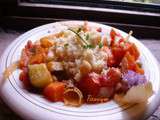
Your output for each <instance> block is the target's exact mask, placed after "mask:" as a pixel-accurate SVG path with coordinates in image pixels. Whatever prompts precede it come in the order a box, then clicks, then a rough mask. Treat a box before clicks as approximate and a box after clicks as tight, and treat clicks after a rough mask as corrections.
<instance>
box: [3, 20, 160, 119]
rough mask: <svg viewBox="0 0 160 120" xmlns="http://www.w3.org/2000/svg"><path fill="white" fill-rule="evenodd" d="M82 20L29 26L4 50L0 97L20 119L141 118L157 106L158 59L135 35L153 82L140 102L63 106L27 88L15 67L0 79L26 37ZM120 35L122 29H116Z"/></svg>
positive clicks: (15, 58) (52, 31)
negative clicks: (30, 28)
mask: <svg viewBox="0 0 160 120" xmlns="http://www.w3.org/2000/svg"><path fill="white" fill-rule="evenodd" d="M74 24H83V22H82V21H65V22H57V23H51V24H47V25H43V26H40V27H37V28H35V29H32V30H30V31H28V32H26V33H24V34H23V35H21V36H20V37H18V38H17V39H16V40H15V41H14V42H12V44H10V46H9V47H8V48H7V49H6V50H5V52H4V54H3V55H2V57H1V61H0V75H1V80H0V89H1V90H0V91H1V97H2V99H3V100H4V101H5V102H6V103H7V104H8V105H9V106H10V108H11V109H12V110H14V111H15V112H16V113H18V114H19V115H20V116H21V117H23V118H24V119H35V120H89V119H92V120H95V119H96V120H128V119H133V120H136V119H144V118H146V117H148V116H149V115H151V114H152V113H153V111H154V110H155V109H156V108H157V107H158V101H160V94H159V95H158V92H159V93H160V91H159V88H160V70H159V66H158V62H157V60H156V59H155V57H154V56H153V55H152V54H151V52H150V51H149V50H148V49H147V48H146V47H145V46H144V45H143V44H142V43H141V42H140V41H138V40H137V39H135V38H134V37H131V38H130V40H131V41H132V42H134V43H135V44H136V45H137V46H138V48H139V50H140V52H141V56H140V60H141V61H142V63H143V67H144V69H145V75H146V77H147V79H148V80H149V81H151V82H152V84H153V89H154V92H155V93H154V95H153V96H152V97H151V98H150V99H149V101H148V102H147V103H144V104H142V103H141V104H132V105H126V104H121V105H118V104H116V103H115V102H114V101H110V102H107V103H103V104H95V105H87V104H84V105H82V106H81V107H78V108H75V107H67V106H64V105H63V103H60V102H57V103H51V102H48V101H47V100H45V99H44V98H43V97H42V96H40V95H36V94H33V93H30V92H28V91H27V90H26V89H24V88H23V86H22V83H21V81H20V80H19V72H20V71H19V70H16V71H15V72H14V73H13V74H12V75H11V76H10V77H9V79H8V80H3V79H2V72H3V71H4V70H5V69H6V67H7V66H9V65H10V64H12V63H13V62H14V61H17V60H18V59H19V57H20V54H21V50H22V48H23V47H24V45H25V44H26V43H27V41H28V40H32V41H36V40H38V39H39V38H41V37H42V36H44V35H49V34H51V33H54V32H58V31H60V30H62V29H64V28H66V25H74ZM89 26H98V27H101V28H102V31H103V32H107V31H108V32H109V31H110V29H111V27H109V26H106V25H102V24H97V23H93V22H89ZM118 31H119V32H120V34H121V35H122V36H124V37H125V36H127V34H126V33H124V32H122V31H120V30H118Z"/></svg>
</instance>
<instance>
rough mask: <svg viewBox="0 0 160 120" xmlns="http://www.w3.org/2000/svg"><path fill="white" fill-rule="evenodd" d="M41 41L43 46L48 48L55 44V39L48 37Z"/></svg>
mask: <svg viewBox="0 0 160 120" xmlns="http://www.w3.org/2000/svg"><path fill="white" fill-rule="evenodd" d="M40 43H41V46H42V47H45V48H48V47H51V46H52V45H53V44H54V41H53V40H51V39H49V38H48V37H43V38H41V39H40Z"/></svg>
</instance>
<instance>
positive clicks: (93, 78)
mask: <svg viewBox="0 0 160 120" xmlns="http://www.w3.org/2000/svg"><path fill="white" fill-rule="evenodd" d="M77 87H78V88H79V89H80V90H81V91H82V93H83V95H84V96H85V97H87V96H88V95H91V96H94V97H96V96H97V95H98V93H99V89H100V82H99V75H98V74H96V73H94V72H92V73H89V74H87V75H86V76H84V77H83V78H82V79H81V80H80V81H79V82H78V83H77Z"/></svg>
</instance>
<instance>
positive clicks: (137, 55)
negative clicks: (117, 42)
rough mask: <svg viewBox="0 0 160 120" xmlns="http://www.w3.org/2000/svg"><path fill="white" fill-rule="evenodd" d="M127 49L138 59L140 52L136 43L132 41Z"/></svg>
mask: <svg viewBox="0 0 160 120" xmlns="http://www.w3.org/2000/svg"><path fill="white" fill-rule="evenodd" d="M127 51H128V52H129V53H130V54H131V55H132V56H134V58H135V60H137V59H138V57H139V55H140V53H139V51H138V48H137V46H136V45H135V44H134V43H131V45H130V47H129V48H128V49H127Z"/></svg>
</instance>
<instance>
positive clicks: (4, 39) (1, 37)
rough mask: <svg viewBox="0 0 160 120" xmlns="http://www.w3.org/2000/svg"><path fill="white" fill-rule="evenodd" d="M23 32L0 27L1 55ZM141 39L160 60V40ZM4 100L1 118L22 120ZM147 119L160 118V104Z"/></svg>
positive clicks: (0, 113) (0, 101)
mask: <svg viewBox="0 0 160 120" xmlns="http://www.w3.org/2000/svg"><path fill="white" fill-rule="evenodd" d="M22 33H23V32H17V31H14V30H3V29H1V28H0V56H1V55H2V53H3V51H4V50H5V48H6V47H7V46H8V45H9V44H10V43H11V42H12V41H13V40H14V39H15V38H17V37H18V36H19V35H20V34H22ZM140 41H141V42H142V43H143V44H144V45H146V46H147V47H148V48H149V49H150V50H151V52H152V53H153V54H154V55H155V57H156V58H157V60H158V61H159V62H160V54H159V53H160V40H154V39H140ZM4 102H5V101H4ZM4 102H3V101H2V100H1V99H0V120H3V119H5V120H22V118H20V117H19V116H18V115H16V113H14V112H13V111H12V110H11V109H10V108H9V107H8V106H7V105H6V104H5V103H4ZM147 120H160V106H159V107H158V109H157V110H156V111H155V112H154V113H153V115H152V116H150V117H149V118H148V119H147Z"/></svg>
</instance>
